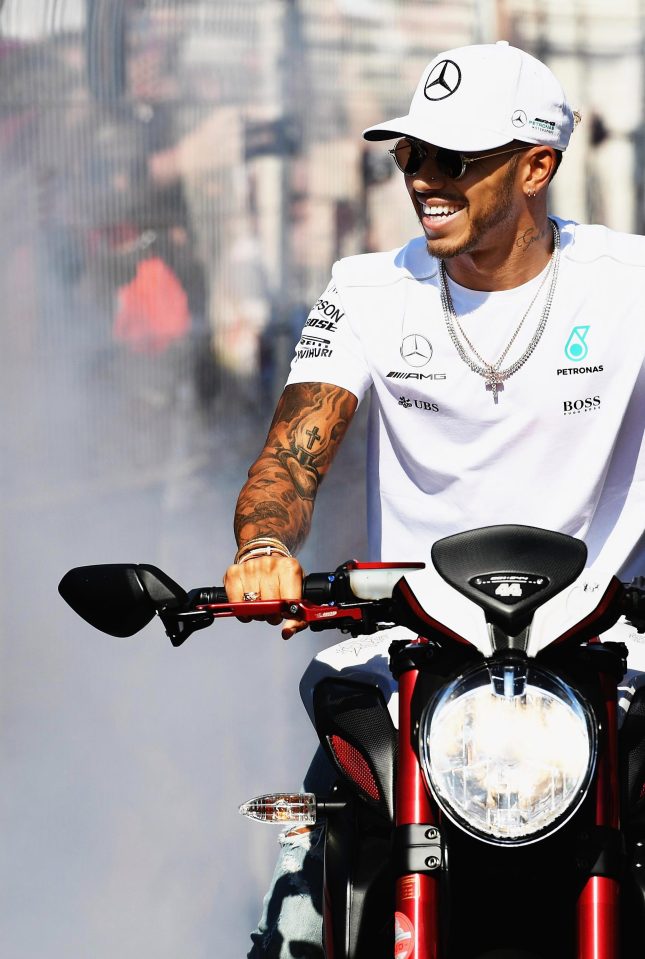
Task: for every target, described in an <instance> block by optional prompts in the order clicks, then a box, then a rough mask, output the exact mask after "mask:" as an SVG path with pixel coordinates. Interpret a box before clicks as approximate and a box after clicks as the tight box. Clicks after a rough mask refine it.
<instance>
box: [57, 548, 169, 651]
mask: <svg viewBox="0 0 645 959" xmlns="http://www.w3.org/2000/svg"><path fill="white" fill-rule="evenodd" d="M58 592H59V593H60V595H61V596H62V597H63V599H64V600H65V602H66V603H68V604H69V605H70V606H71V607H72V609H73V610H74V612H75V613H78V615H79V616H81V617H82V618H83V619H84V620H85V621H86V622H87V623H89V624H90V626H94V627H95V628H96V629H100V630H101V632H103V633H109V635H110V636H133V635H134V634H135V633H138V632H139V630H141V629H143V627H144V626H147V625H148V623H149V622H150V620H151V619H152V618H153V617H154V615H155V613H157V612H159V611H160V610H163V609H172V608H176V607H178V606H181V605H182V604H183V603H184V602H185V601H186V593H185V591H184V590H183V589H182V588H181V586H178V585H177V583H175V582H174V581H173V580H172V579H171V578H170V577H169V576H167V575H166V574H165V573H164V572H163V571H162V570H160V569H157V567H156V566H144V565H138V564H134V563H108V564H103V565H99V566H77V567H76V568H75V569H70V571H69V572H68V573H66V574H65V575H64V576H63V578H62V580H61V581H60V583H59V586H58Z"/></svg>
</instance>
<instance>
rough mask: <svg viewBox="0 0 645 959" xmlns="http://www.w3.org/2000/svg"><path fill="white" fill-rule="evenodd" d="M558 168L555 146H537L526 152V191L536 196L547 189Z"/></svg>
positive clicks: (528, 194) (529, 194) (530, 195)
mask: <svg viewBox="0 0 645 959" xmlns="http://www.w3.org/2000/svg"><path fill="white" fill-rule="evenodd" d="M557 168H558V156H557V153H556V152H555V150H554V149H553V147H547V146H537V147H535V148H534V149H533V150H531V151H530V153H527V154H526V157H525V162H524V164H523V169H524V184H523V186H524V193H525V194H526V196H528V197H531V198H533V197H535V196H537V195H538V193H541V192H542V191H543V190H545V189H546V188H547V187H548V185H549V183H550V182H551V180H552V179H553V177H554V175H555V171H556V170H557Z"/></svg>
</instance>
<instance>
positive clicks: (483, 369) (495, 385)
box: [439, 220, 560, 404]
mask: <svg viewBox="0 0 645 959" xmlns="http://www.w3.org/2000/svg"><path fill="white" fill-rule="evenodd" d="M549 222H550V224H551V229H552V230H553V253H552V254H551V259H550V261H549V266H548V269H547V270H546V272H545V274H544V277H543V279H542V282H541V283H540V285H539V287H538V289H537V291H536V293H535V296H534V297H533V299H532V300H531V302H530V303H529V305H528V309H527V310H526V312H525V313H524V316H523V317H522V319H521V320H520V322H519V324H518V325H517V328H516V329H515V332H514V333H513V335H512V337H511V338H510V340H509V341H508V343H507V344H506V347H505V349H504V350H503V351H502V353H501V354H500V356H499V358H498V359H497V361H496V362H495V363H488V362H487V361H486V360H485V359H484V358H483V356H481V355H480V353H479V352H478V351H477V349H476V348H475V347H474V346H473V344H472V343H471V342H470V340H469V339H468V337H467V335H466V333H465V332H464V330H463V328H462V325H461V323H460V322H459V317H458V316H457V312H456V310H455V307H454V305H453V302H452V297H451V295H450V290H449V289H448V281H447V271H446V264H445V261H444V260H441V261H440V263H439V283H440V287H441V306H442V307H443V315H444V319H445V321H446V326H447V328H448V333H449V334H450V339H451V340H452V342H453V344H454V346H455V349H456V350H457V353H458V354H459V356H460V357H461V359H462V360H463V361H464V363H466V365H467V366H469V367H470V369H471V370H472V371H473V372H474V373H478V374H479V375H480V376H482V377H483V378H484V379H485V381H486V389H487V390H488V391H490V392H492V394H493V400H494V402H495V404H497V403H498V402H499V399H498V397H499V394H500V393H501V392H502V390H503V389H504V381H505V380H507V379H508V378H509V377H510V376H512V375H513V373H517V371H518V370H519V369H520V367H522V366H524V364H525V363H526V361H527V360H528V358H529V356H530V355H531V353H532V352H533V350H534V349H535V347H536V346H537V345H538V343H539V341H540V337H541V336H542V333H543V332H544V327H545V326H546V322H547V320H548V318H549V313H550V311H551V303H552V302H553V294H554V293H555V286H556V282H557V279H558V267H559V264H560V231H559V230H558V227H557V225H556V224H555V223H554V222H553V220H550V221H549ZM549 277H550V278H551V282H550V283H549V289H548V291H547V295H546V301H545V303H544V308H543V309H542V315H541V316H540V321H539V323H538V325H537V328H536V330H535V333H534V334H533V337H532V338H531V342H530V343H529V345H528V346H527V348H526V349H525V350H524V352H523V353H522V355H521V356H520V357H518V359H517V360H515V362H514V363H511V365H510V366H507V367H506V369H501V366H502V363H503V362H504V360H505V359H506V356H507V354H508V351H509V350H510V348H511V346H512V345H513V343H514V342H515V340H516V338H517V336H518V334H519V332H520V330H521V329H522V326H523V325H524V321H525V319H526V318H527V316H528V315H529V313H530V312H531V310H532V308H533V305H534V304H535V302H536V300H537V298H538V297H539V295H540V293H541V292H542V289H543V288H544V286H545V284H546V281H547V280H548V279H549ZM455 327H457V328H458V330H459V332H460V333H461V335H462V337H463V339H464V342H465V343H466V346H467V347H468V348H469V349H470V351H471V353H472V355H473V356H474V357H475V359H476V360H479V362H478V363H477V362H475V359H473V358H472V357H471V356H469V355H468V353H467V352H466V350H465V349H464V347H463V344H462V343H461V341H460V339H459V337H458V336H457V330H456V329H455Z"/></svg>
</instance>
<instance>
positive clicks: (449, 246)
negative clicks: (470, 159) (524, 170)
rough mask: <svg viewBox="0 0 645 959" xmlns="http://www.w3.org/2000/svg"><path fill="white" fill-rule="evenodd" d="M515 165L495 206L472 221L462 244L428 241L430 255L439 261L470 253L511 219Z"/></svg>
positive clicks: (507, 172)
mask: <svg viewBox="0 0 645 959" xmlns="http://www.w3.org/2000/svg"><path fill="white" fill-rule="evenodd" d="M516 168H517V165H516V164H515V163H511V164H509V167H508V169H507V170H506V172H505V174H504V179H503V180H502V182H501V183H500V185H499V192H498V194H497V199H496V200H495V201H494V204H491V205H490V206H488V207H486V208H485V209H483V210H482V211H481V213H479V214H477V216H475V217H473V218H472V219H471V221H470V231H469V234H468V235H467V236H466V237H464V238H463V239H462V240H461V242H459V241H455V240H448V239H445V240H427V241H426V242H427V247H428V253H429V254H430V255H431V256H435V257H437V259H439V260H449V259H450V258H451V257H453V256H459V255H460V254H462V253H470V252H471V251H472V250H474V249H475V248H476V247H477V246H479V244H480V242H481V240H482V238H483V237H484V236H485V235H486V234H487V233H488V232H489V230H492V229H493V228H494V227H497V226H499V225H500V224H502V223H506V222H507V221H508V220H510V219H511V217H512V213H513V203H514V199H515V190H514V184H515V170H516Z"/></svg>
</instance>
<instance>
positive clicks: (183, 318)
mask: <svg viewBox="0 0 645 959" xmlns="http://www.w3.org/2000/svg"><path fill="white" fill-rule="evenodd" d="M117 296H118V299H117V311H116V316H115V318H114V327H113V332H114V339H115V340H117V341H121V342H122V343H125V344H126V345H127V346H128V347H129V348H130V349H131V350H132V351H133V352H135V353H162V352H163V351H164V350H167V349H168V347H169V346H170V345H171V343H173V342H174V341H175V340H178V339H181V337H183V336H185V335H186V333H187V332H188V330H189V329H190V312H189V309H188V297H187V295H186V291H185V290H184V288H183V286H182V285H181V283H180V281H179V279H178V278H177V276H176V274H175V273H174V272H173V271H172V270H171V268H170V267H169V266H168V265H167V264H166V263H164V261H163V260H162V259H160V258H159V257H151V258H150V259H148V260H143V261H142V262H141V263H139V265H138V266H137V271H136V273H135V275H134V277H133V278H132V280H131V281H130V282H129V283H127V284H126V285H125V286H122V287H120V288H119V291H118V294H117Z"/></svg>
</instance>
